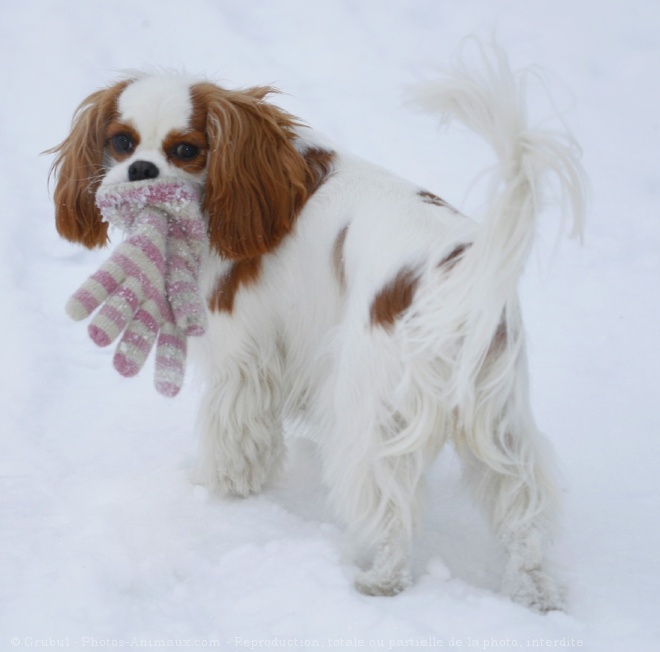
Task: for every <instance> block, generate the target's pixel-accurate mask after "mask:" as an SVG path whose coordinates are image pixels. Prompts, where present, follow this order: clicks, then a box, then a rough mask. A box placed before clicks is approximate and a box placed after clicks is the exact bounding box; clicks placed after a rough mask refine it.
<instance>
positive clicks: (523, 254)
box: [414, 45, 585, 410]
mask: <svg viewBox="0 0 660 652" xmlns="http://www.w3.org/2000/svg"><path fill="white" fill-rule="evenodd" d="M478 54H479V57H478V59H479V61H478V64H479V65H478V68H477V69H474V70H472V69H470V67H469V66H468V65H467V64H466V63H465V61H459V62H458V64H457V65H456V66H455V69H454V70H452V71H451V72H450V73H449V74H447V76H446V77H445V78H444V79H441V80H440V81H436V82H432V83H429V84H425V85H423V86H421V87H420V88H419V89H418V91H417V92H416V93H415V97H414V100H415V102H416V103H417V104H419V105H420V106H421V107H422V108H423V109H425V110H426V111H429V112H432V113H434V114H437V115H439V116H440V117H441V119H442V120H443V121H444V122H449V121H451V120H457V121H459V122H461V123H463V124H464V125H465V126H467V127H468V128H470V129H471V130H472V131H474V132H476V133H477V134H480V135H481V136H482V137H483V138H484V139H485V140H486V141H487V142H488V143H490V145H491V146H492V148H493V150H494V151H495V153H496V155H497V157H498V163H497V165H496V166H495V168H494V171H493V184H492V198H491V200H490V202H489V204H488V206H489V209H488V213H487V215H486V217H485V221H484V223H483V225H482V226H481V227H480V229H479V232H478V235H477V236H476V239H475V241H474V242H473V244H472V246H470V247H469V248H467V249H466V250H465V252H464V254H463V255H462V257H461V259H460V262H458V263H457V264H456V265H454V266H452V270H451V273H448V274H447V278H446V280H445V282H444V283H443V285H444V289H443V292H442V294H443V295H444V297H445V298H446V299H447V302H446V303H444V305H445V306H451V309H449V310H448V311H446V312H445V314H444V315H443V318H442V320H441V321H442V322H443V323H442V325H440V324H438V323H436V329H435V335H436V337H437V335H438V331H439V330H440V332H444V333H451V332H452V329H453V332H454V333H458V335H457V340H456V341H455V342H454V343H453V344H454V345H455V346H451V344H452V343H451V342H445V345H448V346H443V347H442V348H443V350H444V351H445V352H447V351H452V350H453V351H454V353H453V355H454V356H455V357H454V359H453V360H451V367H452V368H453V373H452V379H451V382H450V384H451V388H449V389H448V391H449V392H450V397H449V398H450V400H451V401H452V402H453V403H454V404H455V405H456V406H461V407H462V409H463V410H464V409H465V407H466V405H467V406H469V405H470V400H471V399H473V398H474V396H473V392H474V387H475V383H476V379H477V376H478V374H479V371H480V369H481V368H482V366H483V363H484V360H485V359H486V357H487V355H488V353H489V351H490V350H491V346H492V344H493V341H494V338H495V336H496V333H497V332H498V327H500V324H501V323H502V320H504V324H503V325H504V327H506V325H507V324H506V322H507V320H508V319H509V318H510V315H509V314H508V311H509V310H508V307H509V306H514V305H515V296H516V286H517V283H518V280H519V278H520V276H521V274H522V272H523V269H524V267H525V263H526V261H527V259H528V257H529V254H530V251H531V248H532V243H533V239H534V235H535V231H536V223H537V218H538V215H539V213H540V211H541V208H542V203H543V195H544V192H543V191H544V190H547V186H548V185H549V183H548V182H549V181H550V180H551V178H552V177H553V176H554V178H555V182H556V187H557V188H556V189H557V190H558V194H559V199H560V205H561V208H562V211H563V214H564V217H570V218H572V223H573V235H574V236H578V237H579V236H581V234H582V227H583V221H584V209H585V202H584V188H585V181H584V179H585V177H584V172H583V169H582V167H581V166H580V163H579V155H580V151H579V148H578V146H577V144H576V143H575V141H574V140H573V138H572V137H571V135H570V134H569V133H568V132H567V131H566V132H558V131H550V130H546V129H542V128H536V127H531V126H530V125H529V124H528V118H527V111H526V108H525V85H526V80H527V78H528V75H514V74H513V73H512V72H511V69H510V67H509V64H508V61H507V58H506V56H505V55H504V53H503V52H502V51H501V50H500V49H499V48H497V47H493V51H492V55H491V54H489V53H488V52H486V50H485V49H484V48H483V47H482V46H481V45H479V46H478ZM436 299H437V296H436ZM444 322H447V323H444ZM438 326H441V329H438V328H437V327H438ZM501 332H504V331H501Z"/></svg>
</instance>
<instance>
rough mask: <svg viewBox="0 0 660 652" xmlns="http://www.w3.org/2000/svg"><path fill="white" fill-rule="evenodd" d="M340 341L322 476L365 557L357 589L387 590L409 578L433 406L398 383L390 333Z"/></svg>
mask: <svg viewBox="0 0 660 652" xmlns="http://www.w3.org/2000/svg"><path fill="white" fill-rule="evenodd" d="M344 344H347V346H344V349H343V351H342V354H341V356H340V360H339V363H338V368H337V375H336V377H335V379H334V383H333V394H334V401H333V405H332V411H333V418H332V422H333V427H332V432H331V433H330V435H329V438H328V442H327V445H326V446H325V450H324V458H325V460H324V461H325V464H324V471H325V478H326V481H327V483H328V485H329V489H330V500H331V503H332V505H333V507H334V509H335V511H336V513H337V514H338V516H339V517H340V518H341V519H342V520H343V521H344V522H345V523H346V525H347V526H348V534H349V539H350V540H351V542H352V543H353V544H354V545H355V548H356V549H357V551H359V553H361V554H362V556H364V557H365V559H366V560H368V561H367V563H366V570H364V571H362V572H361V573H359V575H358V577H357V578H356V581H355V585H356V588H357V589H358V590H359V591H360V592H362V593H364V594H367V595H394V594H396V593H399V592H400V591H402V590H403V589H404V588H406V587H407V586H408V585H409V584H410V582H411V573H410V549H411V544H412V538H413V534H414V533H415V530H416V529H417V528H418V525H419V520H420V517H421V514H422V503H423V496H424V474H425V471H426V469H427V467H428V464H429V462H430V460H432V459H433V457H434V452H436V451H435V448H436V443H437V442H436V440H435V439H434V437H433V435H434V434H436V432H437V431H436V428H437V426H438V419H437V418H436V417H437V414H436V406H435V405H423V404H422V403H421V402H418V403H417V404H414V396H413V395H412V394H414V388H411V386H410V384H409V383H407V382H405V381H404V382H403V383H402V377H403V376H404V375H406V374H407V371H406V369H405V366H404V363H403V362H402V356H401V351H400V344H399V343H397V341H396V338H395V337H394V336H392V335H391V334H390V333H387V332H385V331H384V330H382V329H380V328H375V329H372V330H370V331H369V330H368V331H365V332H362V333H361V334H359V335H358V336H356V334H355V333H354V334H353V339H352V341H348V342H347V341H346V339H345V340H344ZM404 387H405V391H404V390H403V389H402V388H404ZM431 449H433V450H431Z"/></svg>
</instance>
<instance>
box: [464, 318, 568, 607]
mask: <svg viewBox="0 0 660 652" xmlns="http://www.w3.org/2000/svg"><path fill="white" fill-rule="evenodd" d="M462 423H463V427H462V429H461V430H459V432H458V433H457V436H456V448H457V450H458V452H459V454H461V456H462V458H463V460H464V461H465V470H466V478H467V479H468V481H469V483H470V484H471V486H472V488H473V489H474V492H475V494H476V496H477V498H478V499H479V502H480V503H481V504H482V505H483V507H484V508H485V511H486V512H487V515H488V516H489V518H490V521H491V523H492V525H493V528H494V530H495V532H496V534H497V537H498V539H499V541H500V542H501V544H502V545H503V547H504V548H505V551H506V555H507V560H506V567H505V572H504V579H503V584H502V589H503V592H504V593H505V594H507V595H509V596H510V597H511V598H512V599H514V600H515V601H517V602H520V603H523V604H525V605H527V606H529V607H532V608H534V609H536V610H538V611H542V612H545V611H551V610H555V609H561V608H562V603H563V597H562V593H561V591H560V589H559V587H558V586H557V584H556V583H555V581H554V580H553V579H552V578H551V577H550V575H548V574H547V572H546V571H545V569H544V544H545V542H546V540H547V539H546V538H547V536H548V534H549V532H550V530H551V528H552V526H553V525H554V520H555V513H556V509H557V505H558V495H559V490H558V488H557V484H556V480H555V477H554V472H553V464H552V455H551V452H550V451H549V449H548V448H547V445H546V444H545V441H544V439H543V437H542V435H541V434H540V433H539V432H538V430H537V427H536V425H535V422H534V418H533V416H532V414H531V409H530V405H529V398H528V388H527V369H526V360H525V354H524V347H523V343H522V334H521V333H515V332H510V333H506V332H505V331H504V330H500V331H498V335H496V337H495V340H494V342H493V347H492V349H491V352H490V354H489V356H488V358H487V360H486V362H485V364H484V367H483V368H482V370H481V372H480V374H479V376H478V378H477V386H476V389H475V400H474V404H473V409H472V414H470V415H469V416H468V417H467V418H465V417H464V418H463V419H462Z"/></svg>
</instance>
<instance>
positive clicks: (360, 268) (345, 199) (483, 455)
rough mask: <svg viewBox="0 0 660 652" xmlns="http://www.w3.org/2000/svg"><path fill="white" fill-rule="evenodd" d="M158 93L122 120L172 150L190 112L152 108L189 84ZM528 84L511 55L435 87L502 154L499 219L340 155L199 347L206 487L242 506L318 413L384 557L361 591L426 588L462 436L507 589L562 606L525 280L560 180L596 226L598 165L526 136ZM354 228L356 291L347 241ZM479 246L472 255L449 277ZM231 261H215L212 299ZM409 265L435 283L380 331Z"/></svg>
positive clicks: (374, 546)
mask: <svg viewBox="0 0 660 652" xmlns="http://www.w3.org/2000/svg"><path fill="white" fill-rule="evenodd" d="M141 83H143V82H138V83H136V84H135V85H134V87H130V88H134V91H133V94H132V95H131V96H130V97H128V96H126V95H127V93H128V91H127V93H126V94H125V97H124V98H123V99H122V110H123V111H126V112H127V115H130V116H131V117H132V119H133V121H134V122H135V124H136V125H137V127H138V128H139V129H140V130H141V132H142V130H146V131H148V133H150V134H153V138H154V139H156V140H157V138H158V137H159V134H161V133H162V132H163V131H167V130H168V129H170V128H172V123H174V122H177V121H179V120H180V119H182V118H186V116H185V115H184V114H185V106H184V105H185V103H180V102H178V101H173V102H172V103H171V105H170V110H169V112H165V113H159V114H158V118H157V122H158V121H162V123H160V122H159V124H154V125H152V124H151V123H150V121H151V120H152V119H153V118H152V116H150V114H149V109H150V107H151V106H153V103H152V102H151V100H149V101H147V96H149V95H150V93H152V92H153V93H154V94H155V95H156V97H157V98H161V99H162V97H163V93H164V92H167V93H169V92H175V93H176V92H178V90H177V88H176V87H175V86H171V87H170V86H167V85H163V86H158V85H157V84H156V85H154V86H153V89H151V88H147V87H142V88H140V84H141ZM519 83H520V82H519V81H517V79H516V78H514V77H513V76H512V75H511V73H510V71H509V69H508V67H507V64H506V62H505V60H504V58H503V56H502V55H500V54H496V56H495V57H494V59H493V60H489V59H488V58H487V57H485V56H484V57H483V60H482V62H481V70H480V72H478V73H477V74H475V73H473V72H470V71H468V70H467V69H466V68H465V67H463V66H462V65H460V66H459V67H458V68H457V69H456V70H455V71H454V72H453V73H452V74H451V75H450V76H448V77H447V78H446V79H444V80H443V81H441V82H438V83H436V84H430V85H428V86H426V87H425V88H423V89H422V90H421V91H420V102H421V103H422V104H423V105H424V106H425V107H426V108H428V109H429V110H431V111H434V112H436V113H438V114H439V115H441V116H442V117H444V118H447V119H452V118H453V119H458V120H459V121H461V122H463V123H464V124H465V125H467V126H468V127H470V128H471V129H473V130H475V131H476V132H477V133H479V134H480V135H482V136H483V137H484V138H485V139H486V140H487V141H488V142H490V143H491V145H492V146H493V148H494V150H495V152H496V154H497V156H498V159H499V164H498V168H497V170H496V171H495V182H494V192H493V197H492V202H491V208H490V210H489V213H488V215H487V217H486V220H485V222H484V224H483V225H481V226H479V225H477V224H476V223H474V222H472V221H471V220H469V219H467V218H466V217H464V216H463V215H461V214H459V213H457V212H455V211H453V210H451V209H450V208H448V207H442V206H436V205H431V204H429V203H424V202H422V201H421V199H420V197H419V196H418V194H417V193H418V190H419V188H418V187H416V186H414V185H412V184H410V183H408V182H406V181H403V180H401V179H399V178H397V177H396V176H394V175H392V174H391V173H389V172H387V171H385V170H382V169H380V168H378V167H376V166H374V165H372V164H370V163H367V162H365V161H362V160H359V159H357V158H354V157H352V156H350V155H348V154H345V153H337V155H336V158H335V161H334V165H333V170H334V172H333V174H332V175H331V176H330V177H329V178H328V179H327V180H326V181H325V183H324V184H323V185H322V186H321V187H320V189H319V190H318V191H317V192H316V193H315V194H314V195H313V196H312V197H311V198H310V199H309V201H308V202H307V204H306V205H305V207H304V209H303V210H302V213H301V214H300V215H299V217H298V219H297V222H296V226H295V229H294V231H293V233H292V234H290V235H289V236H288V237H287V238H286V239H285V240H284V241H283V242H282V243H281V244H280V245H279V246H278V247H277V248H276V249H275V250H274V251H273V252H272V253H270V254H268V255H266V256H265V257H264V258H263V266H262V269H261V274H260V276H259V280H258V282H257V283H255V284H252V285H249V286H245V287H242V288H241V289H240V290H239V291H238V293H237V295H236V298H235V303H234V306H233V310H232V312H231V313H227V312H214V313H211V314H210V316H209V317H210V328H209V333H208V335H207V337H206V338H205V339H204V341H203V342H202V343H201V345H200V349H202V350H200V351H199V352H198V353H199V356H198V357H199V360H200V361H201V362H200V363H201V364H202V365H203V366H204V368H205V372H206V379H207V386H206V392H205V396H204V399H203V401H202V406H201V409H200V414H199V427H200V429H201V433H202V461H201V464H202V473H203V476H204V479H205V481H206V482H207V483H208V484H209V485H210V486H212V487H213V488H214V489H216V490H218V491H220V492H221V493H223V494H228V495H238V496H246V495H248V494H250V493H252V492H258V491H261V490H262V488H263V487H264V485H265V484H266V483H267V482H268V481H269V479H271V478H272V477H273V476H274V475H275V474H276V473H277V472H278V471H279V470H280V469H281V467H282V461H283V459H284V455H285V453H284V439H283V435H282V432H283V422H284V421H285V420H286V419H287V418H291V417H295V418H299V417H300V415H301V414H303V415H305V417H306V418H307V419H308V420H309V424H310V431H311V432H312V433H313V434H314V436H315V437H316V439H317V440H318V442H319V445H320V447H321V449H322V451H323V459H324V477H325V480H326V482H327V484H328V487H329V496H330V501H331V503H332V505H333V507H334V509H335V511H336V513H337V514H338V516H339V517H340V518H341V519H342V520H343V521H344V522H345V523H346V525H347V527H348V531H349V535H350V536H351V539H352V540H353V541H354V542H355V544H356V549H357V550H359V551H362V552H364V553H366V554H367V555H368V558H369V559H370V564H369V565H368V566H367V567H366V569H365V570H364V571H362V572H361V573H360V574H359V575H358V577H357V580H356V585H357V587H358V588H359V589H360V590H361V591H363V592H365V593H368V594H373V595H387V594H394V593H396V592H398V591H400V590H402V589H403V588H405V587H406V586H407V585H408V584H409V583H410V569H409V557H410V550H411V542H412V538H413V535H414V532H415V529H416V528H417V526H418V525H419V521H420V516H421V513H422V509H423V502H424V475H425V472H426V471H427V469H428V467H429V466H430V464H432V463H433V460H434V458H435V457H436V455H437V454H438V452H439V450H440V449H441V448H442V446H443V445H444V444H445V443H446V442H447V441H452V442H453V444H454V446H455V447H456V450H457V451H458V453H459V455H460V456H461V457H462V458H463V460H464V462H465V466H466V475H467V477H468V479H469V480H470V481H471V484H472V486H473V487H474V489H475V495H476V497H477V499H478V500H479V501H480V502H481V504H482V505H483V506H484V508H485V509H486V511H487V513H488V514H489V516H490V518H491V521H492V524H493V527H494V530H495V532H496V534H497V537H498V538H499V540H500V541H501V543H502V545H503V546H504V548H505V549H506V550H507V552H508V562H507V567H506V575H505V577H504V581H503V588H504V590H505V592H506V593H508V594H509V595H511V596H512V597H513V598H514V599H516V600H518V601H520V602H523V603H525V604H527V605H530V606H532V607H534V608H537V609H539V610H542V611H544V610H548V609H554V608H558V607H559V606H560V604H561V596H560V591H559V589H558V588H557V586H556V584H555V582H554V581H553V580H552V579H551V578H550V577H549V576H548V575H547V574H546V573H545V571H544V569H543V546H542V543H543V541H544V538H545V537H546V534H547V532H548V528H549V526H550V525H551V523H552V521H553V519H554V516H555V510H556V505H557V487H556V484H555V481H554V479H553V470H552V464H551V461H550V460H551V456H550V455H549V454H548V451H547V448H546V444H545V442H544V440H543V439H542V437H541V435H540V434H539V432H538V430H537V428H536V425H535V423H534V419H533V417H532V415H531V411H530V406H529V396H528V381H527V368H526V367H527V365H526V359H525V347H524V342H523V330H522V324H521V321H520V311H519V308H518V302H517V298H516V284H517V281H518V279H519V277H520V274H521V273H522V271H523V268H524V265H525V261H526V259H527V257H528V254H529V251H530V247H531V245H532V240H533V235H534V230H535V224H536V218H537V216H538V213H539V210H540V204H541V195H542V187H543V185H544V183H545V179H546V175H547V173H551V174H554V175H555V177H556V178H557V179H558V182H559V186H560V187H561V189H562V190H563V191H565V193H566V196H567V198H568V200H569V205H570V207H572V209H573V214H574V218H575V220H576V222H575V223H576V228H577V229H578V230H579V227H580V224H581V222H580V220H581V214H582V195H581V171H580V167H579V164H578V162H577V159H576V156H575V152H574V149H573V148H572V145H571V142H570V141H569V140H567V139H566V138H565V137H563V136H562V137H559V136H557V135H555V134H550V133H547V132H544V131H539V130H535V129H532V128H530V127H529V125H527V123H526V116H525V110H524V106H523V97H522V96H521V92H520V88H519V87H518V85H519ZM158 101H159V102H160V101H161V100H158ZM150 102H151V103H150ZM176 126H178V125H176ZM299 136H300V139H299V142H298V147H299V148H300V149H301V150H304V149H305V148H306V147H308V146H310V145H317V144H319V142H320V141H319V140H318V137H317V136H316V135H315V134H313V133H312V132H311V131H309V130H307V129H300V132H299ZM150 138H151V137H150ZM149 142H151V139H150V140H149ZM321 145H324V143H321ZM113 173H114V172H113ZM347 225H348V231H347V236H346V240H345V243H344V247H343V261H342V262H343V268H344V272H345V286H342V284H341V283H339V282H338V279H337V274H336V270H335V267H334V264H333V247H334V244H335V240H336V237H337V235H338V233H339V232H340V231H341V230H342V229H343V228H344V227H346V226H347ZM467 242H471V243H472V246H471V247H470V248H468V249H467V250H466V252H465V254H464V256H463V258H462V259H461V260H460V261H458V260H457V261H455V264H454V265H452V266H439V263H440V262H441V261H442V260H443V258H445V257H446V256H447V255H448V254H450V253H451V252H452V251H453V250H454V249H455V247H456V246H457V245H460V244H464V243H467ZM228 265H229V263H228V262H227V261H224V260H222V259H220V258H219V257H218V256H217V255H216V254H213V253H209V256H208V258H207V260H206V262H205V265H204V269H203V275H202V276H203V284H204V290H205V291H206V292H208V293H211V292H212V290H213V288H214V286H215V283H216V280H217V278H218V277H219V275H221V274H222V273H223V272H224V271H226V269H227V267H228ZM406 266H407V267H410V268H411V269H414V270H417V271H418V273H419V277H420V280H419V285H418V287H417V291H416V293H415V296H414V301H413V304H412V305H411V306H410V308H409V309H408V310H406V311H405V313H404V314H403V315H401V316H400V317H399V319H398V320H397V322H396V324H395V327H394V328H393V329H392V330H391V331H388V330H386V329H385V328H383V327H382V326H379V325H373V324H371V323H370V319H369V309H370V305H371V303H372V301H373V299H374V296H375V295H376V294H377V293H378V292H379V291H380V290H381V289H382V288H383V287H384V286H385V285H386V284H387V283H388V282H389V281H390V280H391V279H392V278H394V277H395V276H396V274H397V273H398V272H399V271H400V270H401V269H402V268H404V267H406ZM500 324H502V326H500ZM498 327H500V334H502V332H505V336H504V337H499V338H498V337H497V336H496V334H497V332H498ZM502 328H504V329H505V331H502V330H501V329H502Z"/></svg>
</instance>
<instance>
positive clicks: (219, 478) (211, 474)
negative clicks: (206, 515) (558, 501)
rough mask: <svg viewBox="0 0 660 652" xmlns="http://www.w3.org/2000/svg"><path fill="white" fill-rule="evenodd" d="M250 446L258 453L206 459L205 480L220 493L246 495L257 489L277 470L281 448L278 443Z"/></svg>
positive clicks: (266, 482) (212, 488)
mask: <svg viewBox="0 0 660 652" xmlns="http://www.w3.org/2000/svg"><path fill="white" fill-rule="evenodd" d="M253 448H254V450H255V452H256V453H257V454H255V455H253V456H251V457H250V456H248V455H244V454H234V455H225V456H223V457H221V458H219V459H215V460H205V461H204V469H203V471H202V475H203V476H204V484H205V485H206V486H207V487H209V489H211V490H212V491H213V492H214V493H217V494H218V495H220V496H232V497H236V498H247V497H248V496H250V495H253V494H258V493H260V492H261V491H262V490H263V489H264V488H265V487H266V485H268V484H269V483H271V482H272V481H274V480H275V479H276V477H277V475H278V474H279V472H280V470H281V468H282V465H283V460H284V450H283V448H282V447H280V446H273V447H270V448H266V447H263V448H261V449H256V447H253ZM218 457H219V456H218ZM211 462H214V463H211Z"/></svg>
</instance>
